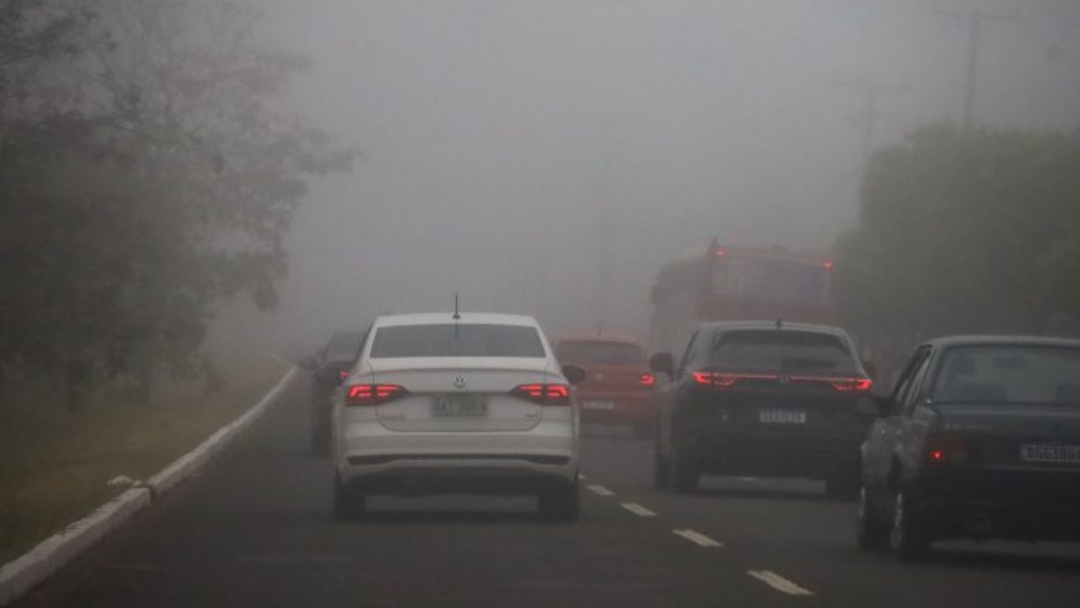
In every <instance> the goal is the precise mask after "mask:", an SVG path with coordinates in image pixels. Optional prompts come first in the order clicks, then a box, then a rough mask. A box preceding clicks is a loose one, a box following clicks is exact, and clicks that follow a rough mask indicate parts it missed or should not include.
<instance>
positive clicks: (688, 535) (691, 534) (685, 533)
mask: <svg viewBox="0 0 1080 608" xmlns="http://www.w3.org/2000/svg"><path fill="white" fill-rule="evenodd" d="M672 532H674V533H675V534H678V535H679V536H681V537H683V538H685V539H686V540H688V541H690V542H692V543H694V544H695V545H700V546H702V547H723V546H724V545H722V544H720V543H719V542H718V541H715V540H713V539H711V538H709V537H708V536H705V535H704V534H702V533H701V532H695V531H693V530H691V529H689V528H687V529H683V530H672Z"/></svg>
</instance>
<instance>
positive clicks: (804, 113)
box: [216, 0, 1080, 355]
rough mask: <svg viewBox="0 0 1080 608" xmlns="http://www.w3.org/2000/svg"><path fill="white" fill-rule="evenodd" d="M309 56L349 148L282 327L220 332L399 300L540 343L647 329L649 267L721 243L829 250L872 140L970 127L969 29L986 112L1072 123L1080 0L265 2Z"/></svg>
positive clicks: (300, 335)
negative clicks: (536, 327)
mask: <svg viewBox="0 0 1080 608" xmlns="http://www.w3.org/2000/svg"><path fill="white" fill-rule="evenodd" d="M259 4H260V6H262V7H263V8H264V10H265V11H266V16H267V21H268V25H269V26H270V31H269V36H270V37H271V38H272V39H273V40H274V41H275V44H277V45H280V46H282V47H283V48H287V49H290V50H294V51H298V52H301V53H304V54H307V55H309V56H310V57H311V58H312V59H314V61H315V65H314V68H313V69H312V70H311V71H310V72H309V73H307V74H305V75H304V76H303V77H302V78H301V79H299V80H298V81H297V82H296V87H295V88H294V89H293V90H292V91H291V92H290V93H289V95H288V98H287V99H284V100H282V104H283V107H284V108H286V109H288V110H289V111H294V112H296V113H298V114H301V115H303V116H305V117H308V118H309V119H310V121H311V122H313V123H314V124H315V125H317V126H320V127H324V128H326V129H327V130H329V131H330V132H332V133H333V134H334V135H335V137H336V138H337V139H338V141H339V142H342V143H346V144H350V145H353V146H355V147H356V148H357V149H359V150H360V152H361V153H362V156H361V158H360V160H359V161H358V162H357V164H356V167H355V170H354V171H353V172H352V173H351V174H349V175H345V176H332V177H328V178H326V179H325V180H323V181H319V182H313V183H312V188H311V192H310V195H309V197H308V200H307V201H305V203H304V204H303V205H302V206H301V207H300V208H298V210H297V212H296V218H295V223H294V225H293V227H292V231H291V234H290V237H289V242H288V250H289V254H290V261H289V264H290V273H289V277H288V279H287V280H286V281H285V282H284V283H283V284H282V285H281V287H280V288H281V293H280V296H281V299H280V304H279V307H278V309H277V311H276V312H275V313H273V314H272V315H263V314H259V313H254V312H253V311H252V309H250V308H249V307H247V306H245V305H234V306H233V307H231V308H230V309H229V310H227V311H225V313H224V315H223V319H222V321H221V323H219V328H218V330H217V333H216V335H217V336H218V337H222V336H224V337H228V338H237V337H244V338H248V339H249V340H250V341H252V342H253V343H254V344H255V345H256V346H258V347H259V348H263V349H266V350H270V351H272V352H278V353H288V354H290V355H292V354H295V352H296V351H297V350H298V349H301V348H310V347H311V346H313V345H314V344H316V343H317V342H318V341H319V340H321V339H322V338H324V337H325V336H326V335H327V334H328V333H329V331H331V330H332V329H333V328H334V327H339V326H344V325H360V324H363V323H366V322H367V321H369V320H370V319H371V318H372V317H373V316H375V315H377V314H380V313H385V312H411V311H429V310H447V309H449V308H450V307H451V306H452V303H453V294H454V293H455V292H458V293H459V294H460V297H461V302H462V308H463V309H465V310H471V311H496V312H524V313H529V314H534V315H536V316H538V317H539V319H540V320H541V323H543V324H544V325H545V327H546V328H547V330H548V333H549V334H555V333H558V332H560V331H565V330H573V329H581V328H587V329H588V328H595V327H597V325H598V324H599V323H601V322H602V323H603V325H604V327H606V328H620V329H623V330H626V331H631V332H637V333H639V334H644V333H645V332H646V330H647V326H648V319H649V312H650V311H649V300H648V291H649V287H650V285H651V284H652V281H653V278H654V276H655V274H656V272H657V271H658V270H659V269H660V267H661V266H662V265H663V264H664V263H665V262H666V261H668V260H670V259H671V258H673V257H676V256H678V255H681V254H684V253H686V252H689V251H691V250H700V249H701V248H703V247H704V246H705V245H706V244H707V242H708V240H709V239H710V238H712V237H713V236H716V237H718V238H719V239H720V241H721V242H725V243H731V244H749V245H764V246H771V245H782V246H786V247H789V248H797V249H811V250H821V251H827V250H828V249H829V248H830V247H831V245H832V243H833V241H834V239H835V238H836V237H837V236H838V235H839V234H840V233H841V232H842V231H843V230H845V229H846V228H848V227H851V226H852V225H854V224H855V222H856V221H857V202H856V200H857V189H858V180H859V174H860V169H861V165H862V163H863V143H862V142H863V140H862V136H863V135H862V134H863V130H862V129H863V124H861V122H860V110H861V108H862V103H863V98H862V94H861V93H860V92H859V91H858V90H856V89H853V88H849V87H843V86H838V83H840V82H849V81H858V80H867V79H869V80H874V81H879V82H882V83H889V84H894V85H899V86H900V87H902V88H900V89H899V90H896V91H889V92H883V93H882V94H881V96H880V98H879V100H878V110H879V111H880V116H878V117H877V120H876V122H875V130H874V144H875V145H883V144H888V143H890V142H897V141H899V140H901V139H902V137H903V135H904V133H905V131H906V130H909V129H911V128H913V127H916V126H918V125H921V124H925V123H927V122H934V121H952V122H958V121H959V119H960V115H961V111H962V104H963V93H964V79H965V70H966V53H967V48H968V38H967V29H966V27H965V25H964V22H963V21H961V20H959V19H954V18H949V17H946V16H944V15H942V14H940V13H941V11H942V10H966V9H968V8H970V7H972V6H975V5H978V6H980V7H984V8H986V9H989V10H996V11H1001V12H1000V13H999V14H1006V15H1010V16H1014V17H1015V19H1009V20H1001V21H993V22H989V23H987V24H986V26H985V28H984V29H983V30H982V35H981V37H980V45H981V55H980V61H979V72H978V75H979V80H978V83H979V88H978V97H977V106H976V108H977V110H976V120H977V123H978V124H979V125H981V126H993V127H1010V128H1011V127H1020V128H1032V129H1059V130H1061V129H1068V130H1071V129H1075V128H1076V127H1077V125H1078V124H1080V103H1077V101H1078V100H1080V35H1078V33H1080V3H1078V2H1076V1H1075V0H1038V1H1025V2H1018V1H1013V2H996V1H994V2H991V1H985V0H955V1H948V2H946V1H941V2H923V1H919V0H895V1H885V0H881V1H867V0H777V1H770V2H762V1H761V0H728V1H723V2H721V1H718V0H703V1H697V2H693V1H681V2H674V1H665V2H655V1H639V2H632V1H626V0H618V1H616V0H612V1H603V2H601V1H593V0H589V1H582V0H566V1H550V2H548V1H545V2H538V1H533V0H520V1H507V0H489V1H474V0H431V1H414V0H409V1H399V0H393V1H392V0H384V1H357V0H349V1H345V0H310V1H307V2H303V3H301V2H294V1H290V0H274V1H272V2H271V1H266V2H260V3H259Z"/></svg>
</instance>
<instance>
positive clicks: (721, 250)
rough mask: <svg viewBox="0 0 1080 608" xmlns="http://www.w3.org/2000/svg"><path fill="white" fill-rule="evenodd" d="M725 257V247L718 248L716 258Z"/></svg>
mask: <svg viewBox="0 0 1080 608" xmlns="http://www.w3.org/2000/svg"><path fill="white" fill-rule="evenodd" d="M725 255H727V249H724V248H723V247H717V248H716V257H718V258H722V257H724V256H725Z"/></svg>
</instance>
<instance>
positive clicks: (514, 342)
mask: <svg viewBox="0 0 1080 608" xmlns="http://www.w3.org/2000/svg"><path fill="white" fill-rule="evenodd" d="M370 356H371V357H372V358H392V357H544V356H546V353H545V352H544V345H543V343H542V342H541V341H540V334H539V332H537V331H536V328H533V327H528V326H524V325H494V324H483V323H458V324H453V323H445V324H429V325H396V326H391V327H380V328H379V329H378V330H377V331H376V332H375V341H374V342H373V343H372V345H371V354H370Z"/></svg>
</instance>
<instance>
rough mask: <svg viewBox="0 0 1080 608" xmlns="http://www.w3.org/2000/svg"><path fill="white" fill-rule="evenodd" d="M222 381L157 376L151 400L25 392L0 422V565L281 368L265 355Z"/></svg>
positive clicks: (239, 404)
mask: <svg viewBox="0 0 1080 608" xmlns="http://www.w3.org/2000/svg"><path fill="white" fill-rule="evenodd" d="M222 367H223V368H224V373H225V375H226V378H227V380H228V384H227V385H226V386H225V387H224V388H223V389H222V390H221V391H219V392H217V393H214V394H211V395H205V394H204V391H203V386H202V384H201V383H192V384H163V385H162V387H161V389H160V391H159V394H158V395H157V396H156V398H155V400H154V403H153V405H151V406H149V407H139V406H136V405H133V404H131V403H125V402H123V401H121V400H108V399H105V398H102V399H98V400H96V402H94V403H92V404H90V405H89V406H88V407H87V408H86V409H85V410H83V411H80V412H74V413H72V412H67V411H65V410H64V409H63V408H62V407H60V406H59V405H57V404H55V403H53V402H51V401H52V400H50V399H48V398H47V397H39V398H31V399H30V400H29V402H27V401H24V402H22V403H20V404H18V405H17V407H15V408H12V409H10V410H9V411H7V412H4V413H2V416H3V418H4V420H2V421H0V564H4V563H6V562H8V561H10V560H12V559H14V558H16V557H18V556H19V555H21V554H22V553H23V552H25V551H26V550H28V549H30V548H31V547H33V546H34V545H35V544H37V543H38V542H40V541H41V540H43V539H45V538H47V537H48V536H50V535H52V534H54V533H56V532H58V531H59V530H61V529H63V528H64V527H65V526H67V525H68V524H70V523H71V522H73V521H76V520H78V519H80V518H82V517H85V516H86V515H88V514H89V513H90V512H91V511H93V510H94V509H95V508H97V507H98V506H99V505H101V504H102V503H104V502H106V501H108V500H109V499H111V498H113V497H114V496H117V495H119V494H120V493H121V492H123V491H124V490H126V489H127V488H126V487H110V486H109V485H108V481H109V480H110V479H113V478H114V477H117V476H120V475H124V476H127V477H130V478H132V479H140V480H141V479H146V478H147V477H150V476H151V475H153V474H154V473H156V472H158V471H160V470H161V469H163V468H165V467H166V466H167V465H168V464H169V463H171V462H172V461H174V460H176V459H177V458H179V457H180V456H182V455H183V454H185V453H186V452H188V451H190V450H191V449H192V448H194V447H195V446H197V445H198V444H199V443H200V442H202V441H203V440H204V439H206V437H208V436H209V435H210V434H212V433H213V432H214V431H216V430H217V429H218V428H220V427H222V426H224V425H225V424H227V423H229V422H231V421H232V420H234V419H236V418H237V417H238V416H240V415H241V414H243V413H244V412H245V411H246V410H248V409H249V408H251V407H252V406H253V405H254V404H255V403H256V402H257V401H258V399H259V398H260V397H262V395H264V394H265V393H266V392H267V391H268V390H270V388H272V387H273V386H274V384H275V383H276V382H277V381H278V380H279V379H280V378H281V376H282V374H284V373H285V371H286V370H287V367H286V366H285V365H284V364H282V363H280V362H277V361H274V360H272V359H269V358H266V357H259V356H254V357H251V358H246V359H235V360H232V361H229V362H226V363H225V364H224V365H223V366H222Z"/></svg>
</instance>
